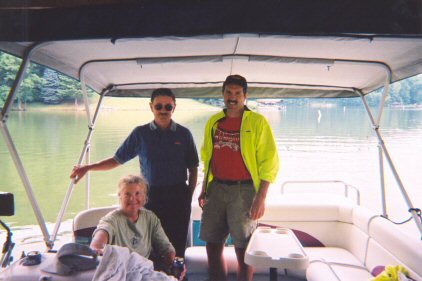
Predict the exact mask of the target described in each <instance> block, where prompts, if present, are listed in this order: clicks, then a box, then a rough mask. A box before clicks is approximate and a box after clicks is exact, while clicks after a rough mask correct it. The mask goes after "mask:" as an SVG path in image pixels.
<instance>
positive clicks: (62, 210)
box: [51, 87, 112, 243]
mask: <svg viewBox="0 0 422 281" xmlns="http://www.w3.org/2000/svg"><path fill="white" fill-rule="evenodd" d="M111 89H112V87H109V88H107V89H105V90H104V91H103V92H102V93H101V94H100V99H99V100H98V104H97V108H96V110H95V113H94V118H93V120H92V124H90V125H89V126H88V135H87V137H86V139H85V143H84V147H83V149H82V152H81V155H80V157H79V160H78V164H77V165H81V164H82V163H83V161H84V159H85V156H86V153H87V151H88V150H89V147H90V142H91V138H92V134H93V132H94V127H95V123H96V122H97V118H98V115H99V113H100V110H101V104H102V102H103V100H104V97H105V96H106V95H107V93H108V92H110V90H111ZM74 186H75V180H74V179H72V180H71V182H70V184H69V187H68V190H67V193H66V196H65V198H64V200H63V203H62V206H61V208H60V211H59V214H58V216H57V220H56V224H55V226H54V230H53V233H52V235H51V243H54V241H55V240H56V236H57V233H58V231H59V228H60V224H61V222H62V220H63V216H64V213H65V211H66V209H67V207H68V205H69V201H70V197H71V196H72V192H73V189H74Z"/></svg>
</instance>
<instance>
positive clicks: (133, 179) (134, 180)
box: [117, 175, 149, 203]
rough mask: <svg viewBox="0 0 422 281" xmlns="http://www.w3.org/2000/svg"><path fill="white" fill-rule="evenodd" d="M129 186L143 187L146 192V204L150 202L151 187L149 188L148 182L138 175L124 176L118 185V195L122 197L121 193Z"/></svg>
mask: <svg viewBox="0 0 422 281" xmlns="http://www.w3.org/2000/svg"><path fill="white" fill-rule="evenodd" d="M129 184H136V185H139V186H143V190H144V194H145V203H147V202H148V191H149V186H148V182H147V181H146V180H145V179H144V178H143V177H141V176H137V175H127V176H124V177H123V178H121V179H120V180H119V183H118V184H117V186H118V189H117V195H119V196H120V192H121V191H122V189H123V187H125V186H126V185H129Z"/></svg>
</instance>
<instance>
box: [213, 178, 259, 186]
mask: <svg viewBox="0 0 422 281" xmlns="http://www.w3.org/2000/svg"><path fill="white" fill-rule="evenodd" d="M214 181H216V182H218V183H221V184H226V185H236V184H250V183H253V180H238V181H232V180H220V179H217V178H214Z"/></svg>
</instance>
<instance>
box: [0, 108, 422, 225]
mask: <svg viewBox="0 0 422 281" xmlns="http://www.w3.org/2000/svg"><path fill="white" fill-rule="evenodd" d="M215 110H218V109H215ZM215 110H204V109H199V110H195V109H192V108H184V107H183V103H180V104H178V107H177V109H176V113H175V115H174V119H175V120H176V122H179V123H181V124H182V125H184V126H186V127H188V128H190V129H191V131H192V133H193V135H194V139H195V141H196V144H197V147H198V149H199V148H200V145H201V143H202V140H203V129H204V126H205V122H206V120H207V119H208V118H209V116H210V115H212V114H213V113H215ZM318 111H319V112H320V113H319V112H318ZM262 113H263V114H264V115H266V117H267V118H268V120H269V122H270V123H271V126H272V128H273V130H274V135H275V138H276V141H277V144H278V147H279V153H280V160H281V162H280V164H281V170H280V173H279V176H278V179H277V182H276V183H275V184H273V186H272V188H271V192H279V186H280V184H281V182H283V181H285V180H326V179H339V180H344V181H346V182H348V183H350V184H352V185H354V186H356V187H358V188H359V189H360V190H361V196H362V204H363V205H365V206H368V207H370V208H372V209H374V210H376V211H379V210H380V208H381V203H380V201H379V194H380V193H379V176H378V154H377V140H376V138H375V137H374V135H373V133H372V131H371V126H370V124H369V119H368V117H367V115H366V112H365V111H364V109H363V108H362V109H357V108H343V107H341V108H337V107H332V108H325V107H318V106H315V107H312V106H307V107H299V106H291V107H288V108H287V110H286V111H266V112H262ZM319 117H320V118H319ZM151 118H152V114H151V112H149V111H148V110H145V109H144V110H137V111H136V110H130V111H128V110H119V111H116V110H105V111H103V112H102V115H101V117H100V118H99V121H98V123H97V126H96V130H95V131H94V136H93V138H92V142H91V145H92V150H91V152H92V153H91V160H92V161H98V160H100V159H102V158H104V157H109V156H112V155H113V153H114V151H115V150H116V149H117V147H118V146H119V144H120V143H121V142H122V141H123V140H124V138H125V137H126V136H127V135H128V134H129V132H130V131H131V130H132V129H133V128H134V127H135V126H137V125H139V124H144V123H146V122H149V121H150V120H151ZM7 125H8V128H9V131H10V133H11V135H12V137H13V140H14V142H15V145H16V147H17V150H18V152H19V153H20V156H21V159H22V161H23V163H24V167H25V169H26V171H27V174H28V177H29V179H30V181H31V183H32V185H33V189H34V193H35V196H36V198H37V200H38V203H39V206H40V208H41V211H42V213H43V215H44V218H45V220H46V221H47V222H55V220H56V216H57V212H58V211H59V209H60V206H61V204H62V200H63V198H64V195H65V193H66V190H67V188H68V186H69V184H70V180H69V174H70V171H71V169H72V167H73V165H74V164H75V163H76V162H77V161H78V158H79V155H80V152H81V150H82V147H83V143H84V140H85V138H86V135H87V119H86V115H85V112H83V111H78V112H74V111H68V112H57V111H54V112H47V111H46V112H12V113H11V117H10V119H9V120H8V123H7ZM381 125H382V130H381V133H382V134H383V136H384V137H385V142H386V144H387V147H388V148H389V151H390V153H391V156H392V158H393V160H394V161H395V165H396V168H397V170H398V171H399V174H400V175H401V177H402V181H403V183H404V185H405V186H406V188H407V191H408V194H409V196H410V198H411V200H412V202H413V204H414V205H415V206H416V207H422V189H421V186H422V175H421V173H420V171H421V168H422V165H421V159H422V110H416V109H413V110H412V109H408V110H399V109H386V110H385V112H384V117H383V119H382V122H381ZM128 173H139V167H138V160H137V159H135V160H132V161H130V162H129V163H127V164H126V165H124V166H121V167H119V168H117V169H115V170H113V171H108V172H94V173H91V182H92V193H91V196H92V197H91V206H93V207H96V206H106V205H111V204H115V203H116V197H115V191H116V183H117V181H118V179H119V178H120V177H121V176H123V175H125V174H128ZM386 182H387V185H388V187H389V191H388V194H387V195H388V200H389V202H390V204H391V206H394V207H399V208H394V210H393V208H392V207H391V208H389V210H390V211H391V215H392V218H393V219H397V220H402V219H404V218H407V217H408V216H409V215H408V213H407V212H406V210H407V207H405V205H404V203H403V200H402V199H401V197H400V194H399V192H398V191H397V188H396V185H395V183H394V181H393V178H392V176H391V173H389V172H387V174H386ZM390 190H391V191H390ZM0 191H7V192H12V193H14V195H15V205H16V215H15V216H13V217H5V218H2V219H3V220H4V221H6V222H7V223H8V224H10V225H11V226H12V227H15V228H16V227H21V226H25V225H34V224H36V219H35V216H34V214H33V211H32V208H31V206H30V204H29V201H28V199H27V196H26V194H25V190H24V188H23V185H22V183H21V181H20V178H19V176H18V173H17V172H16V168H15V166H14V164H13V161H12V158H11V157H10V155H9V153H8V150H7V148H6V145H5V143H4V140H3V139H1V140H0ZM84 206H85V191H84V184H83V183H80V184H78V185H77V186H76V188H75V191H74V193H73V196H72V199H71V202H70V205H69V208H68V211H67V213H66V215H65V219H71V218H72V217H73V216H74V214H75V213H77V212H78V211H80V210H82V209H83V208H84Z"/></svg>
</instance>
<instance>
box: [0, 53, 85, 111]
mask: <svg viewBox="0 0 422 281" xmlns="http://www.w3.org/2000/svg"><path fill="white" fill-rule="evenodd" d="M20 63H21V59H20V58H17V57H15V56H12V55H9V54H6V53H3V52H0V107H3V105H4V102H5V101H6V98H7V95H8V94H9V91H10V88H11V87H12V84H13V81H14V80H15V77H16V74H17V72H18V70H19V67H20ZM88 95H89V96H92V95H93V91H92V90H90V89H89V90H88ZM81 99H82V90H81V86H80V83H79V82H78V81H77V80H75V79H73V78H70V77H69V76H66V75H64V74H61V73H58V72H56V71H54V70H52V69H50V68H47V67H44V66H42V65H38V64H36V63H31V64H30V65H29V67H28V69H27V71H26V73H25V76H24V79H23V81H22V84H21V87H20V89H19V91H18V93H17V97H16V101H15V103H16V107H17V108H18V109H20V110H24V109H25V108H26V105H27V104H29V103H43V104H60V103H63V102H74V103H76V104H77V103H78V101H80V100H81Z"/></svg>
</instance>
